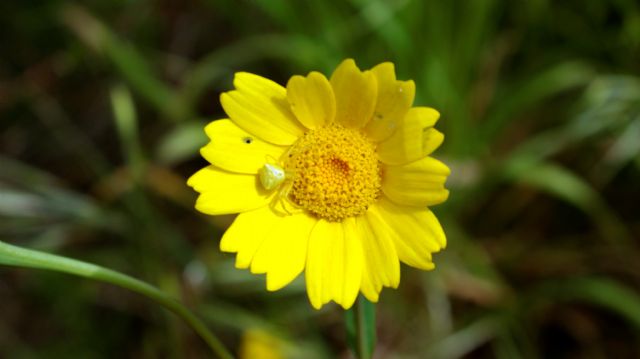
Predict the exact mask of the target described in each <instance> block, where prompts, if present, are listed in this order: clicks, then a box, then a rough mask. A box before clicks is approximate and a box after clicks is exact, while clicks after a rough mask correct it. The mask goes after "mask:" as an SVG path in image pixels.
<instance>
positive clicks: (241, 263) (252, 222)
mask: <svg viewBox="0 0 640 359" xmlns="http://www.w3.org/2000/svg"><path fill="white" fill-rule="evenodd" d="M280 218H281V217H280V216H279V215H278V214H276V213H275V212H274V211H273V210H271V208H270V207H269V206H265V207H262V208H259V209H256V210H253V211H248V212H245V213H240V214H239V215H238V217H236V220H235V221H234V222H233V224H231V226H230V227H229V229H227V231H226V232H225V233H224V235H223V236H222V240H221V241H220V250H221V251H223V252H232V253H238V254H237V256H236V267H237V268H249V265H250V264H251V261H252V260H253V256H254V255H255V253H256V251H257V250H258V248H260V245H261V244H262V242H263V241H264V239H265V237H266V234H267V233H266V229H267V228H271V226H272V225H273V223H274V222H275V221H278V220H279V219H280Z"/></svg>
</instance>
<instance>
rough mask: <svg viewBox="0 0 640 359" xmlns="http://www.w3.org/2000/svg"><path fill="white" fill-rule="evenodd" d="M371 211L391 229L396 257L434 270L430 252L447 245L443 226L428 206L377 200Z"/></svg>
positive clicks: (384, 199) (416, 265)
mask: <svg viewBox="0 0 640 359" xmlns="http://www.w3.org/2000/svg"><path fill="white" fill-rule="evenodd" d="M369 210H370V211H374V212H378V213H379V214H380V217H381V218H382V219H383V220H384V222H385V223H386V224H387V226H388V229H389V230H390V231H391V237H392V238H393V242H394V244H395V247H396V250H397V251H398V258H400V260H401V261H402V262H404V263H406V264H408V265H410V266H413V267H416V268H420V269H425V270H429V269H433V268H434V265H433V261H432V258H431V253H435V252H438V251H440V250H441V249H442V248H444V247H445V245H446V238H445V236H444V232H443V230H442V226H440V223H439V222H438V219H437V218H436V217H435V215H434V214H433V212H431V211H430V210H429V209H428V208H420V207H408V206H398V205H396V204H394V203H393V202H391V201H389V200H388V199H386V198H382V199H380V200H379V201H378V202H377V203H376V205H375V206H372V207H371V208H369Z"/></svg>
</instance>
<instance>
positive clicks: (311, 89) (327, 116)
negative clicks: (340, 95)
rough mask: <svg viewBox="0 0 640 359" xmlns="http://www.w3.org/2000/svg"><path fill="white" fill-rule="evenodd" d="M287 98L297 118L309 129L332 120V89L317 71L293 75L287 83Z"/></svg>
mask: <svg viewBox="0 0 640 359" xmlns="http://www.w3.org/2000/svg"><path fill="white" fill-rule="evenodd" d="M287 99H288V100H289V105H291V110H292V111H293V113H294V114H295V115H296V117H297V118H298V120H299V121H300V122H302V124H303V125H305V126H306V127H307V128H309V129H314V128H316V127H320V126H323V125H324V124H325V123H329V122H332V121H333V120H334V117H335V115H336V100H335V97H334V96H333V89H332V88H331V84H330V83H329V80H327V78H326V77H324V75H323V74H321V73H319V72H311V73H310V74H309V75H308V76H307V77H302V76H293V77H292V78H291V79H290V80H289V83H287Z"/></svg>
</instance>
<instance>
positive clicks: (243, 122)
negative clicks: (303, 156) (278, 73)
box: [220, 72, 305, 145]
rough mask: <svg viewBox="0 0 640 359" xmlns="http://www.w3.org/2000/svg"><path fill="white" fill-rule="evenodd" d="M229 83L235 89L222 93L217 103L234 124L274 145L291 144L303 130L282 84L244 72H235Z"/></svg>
mask: <svg viewBox="0 0 640 359" xmlns="http://www.w3.org/2000/svg"><path fill="white" fill-rule="evenodd" d="M233 84H234V86H235V87H236V90H235V91H230V92H226V93H223V94H222V95H221V96H220V103H221V104H222V107H223V108H224V111H225V112H226V113H227V115H229V118H231V120H232V121H233V122H234V123H235V124H236V125H238V126H240V127H241V128H242V129H244V130H245V131H247V132H249V133H252V134H254V135H256V136H258V137H260V138H261V139H263V140H265V141H268V142H271V143H273V144H276V145H291V144H292V143H294V142H295V141H296V140H297V139H298V137H300V136H301V135H302V134H303V133H304V131H305V129H304V127H303V126H302V125H301V124H300V123H299V122H298V120H296V118H295V116H294V115H293V113H292V112H291V109H290V108H289V103H288V102H287V91H286V90H285V88H284V87H282V86H280V85H278V84H277V83H275V82H273V81H271V80H269V79H266V78H264V77H261V76H258V75H254V74H250V73H246V72H239V73H237V74H236V76H235V78H234V80H233Z"/></svg>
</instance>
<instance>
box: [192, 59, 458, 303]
mask: <svg viewBox="0 0 640 359" xmlns="http://www.w3.org/2000/svg"><path fill="white" fill-rule="evenodd" d="M233 84H234V86H235V90H233V91H230V92H226V93H223V94H222V95H221V97H220V101H221V103H222V107H223V108H224V110H225V112H226V113H227V115H228V116H229V119H223V120H218V121H214V122H212V123H210V124H209V125H208V126H207V127H206V128H205V131H206V133H207V135H208V136H209V137H210V139H211V142H210V143H209V144H207V145H206V146H205V147H203V148H202V150H201V153H202V156H203V157H204V158H205V159H207V161H209V162H210V163H211V165H210V166H208V167H206V168H204V169H202V170H200V171H198V172H197V173H196V174H194V175H193V176H192V177H191V178H190V179H189V181H188V184H189V185H190V186H192V187H193V188H194V189H195V190H196V191H197V192H199V193H200V196H199V197H198V200H197V202H196V208H197V209H198V210H199V211H201V212H203V213H207V214H212V215H220V214H229V213H240V214H239V215H238V217H237V218H236V220H235V222H233V224H232V225H231V227H230V228H229V229H228V230H227V232H226V233H225V234H224V236H223V237H222V241H221V242H220V248H221V250H222V251H224V252H233V253H237V256H236V267H237V268H249V269H250V270H251V272H252V273H256V274H258V273H260V274H266V279H267V289H268V290H269V291H275V290H278V289H280V288H282V287H284V286H286V285H287V284H289V283H290V282H291V281H292V280H294V279H295V278H296V277H297V276H298V275H299V274H300V273H302V272H303V271H304V273H305V280H306V285H307V293H308V295H309V300H310V301H311V304H312V305H313V306H314V307H315V308H320V307H321V306H322V305H324V304H325V303H328V302H329V301H332V300H333V301H335V302H337V303H339V304H340V305H342V307H344V308H345V309H347V308H350V307H351V306H352V305H353V303H354V301H355V299H356V297H357V295H358V292H362V294H364V296H365V297H366V298H367V299H369V300H370V301H373V302H377V301H378V297H379V294H380V291H381V290H382V288H383V287H393V288H396V287H397V286H398V284H399V282H400V262H403V263H406V264H408V265H410V266H413V267H417V268H420V269H424V270H430V269H433V268H434V264H433V261H432V257H431V255H432V253H434V252H438V251H439V250H441V249H442V248H444V247H445V245H446V239H445V235H444V232H443V230H442V227H441V226H440V223H439V222H438V220H437V218H436V217H435V215H434V214H433V213H432V212H431V211H430V210H429V208H428V207H429V206H433V205H436V204H438V203H441V202H444V201H445V200H446V199H447V197H448V196H449V191H447V190H446V189H445V188H444V183H445V181H446V179H447V176H448V175H449V168H448V167H447V166H446V165H444V164H443V163H442V162H440V161H438V160H436V159H434V158H432V157H429V155H430V154H431V153H432V152H433V151H434V150H435V149H436V148H437V147H438V146H440V144H441V143H442V141H443V139H444V136H443V135H442V133H440V132H438V131H437V130H436V129H434V128H433V126H434V124H435V123H436V121H437V120H438V117H439V113H438V112H437V111H436V110H434V109H431V108H428V107H412V103H413V99H414V95H415V84H414V83H413V81H398V80H396V75H395V70H394V66H393V64H392V63H388V62H386V63H382V64H380V65H377V66H375V67H374V68H372V69H371V70H368V71H361V70H360V69H359V68H358V67H357V66H356V64H355V62H354V61H353V60H351V59H348V60H345V61H343V62H342V63H341V64H340V65H339V66H338V68H337V69H336V70H335V71H334V73H333V74H332V75H331V79H329V80H328V79H327V78H326V77H325V76H324V75H322V74H320V73H318V72H311V73H310V74H309V75H307V76H306V77H303V76H293V77H292V78H291V79H290V80H289V82H288V83H287V87H286V88H284V87H282V86H280V85H278V84H277V83H275V82H273V81H271V80H268V79H266V78H263V77H260V76H257V75H253V74H250V73H244V72H241V73H237V74H236V75H235V78H234V82H233Z"/></svg>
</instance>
